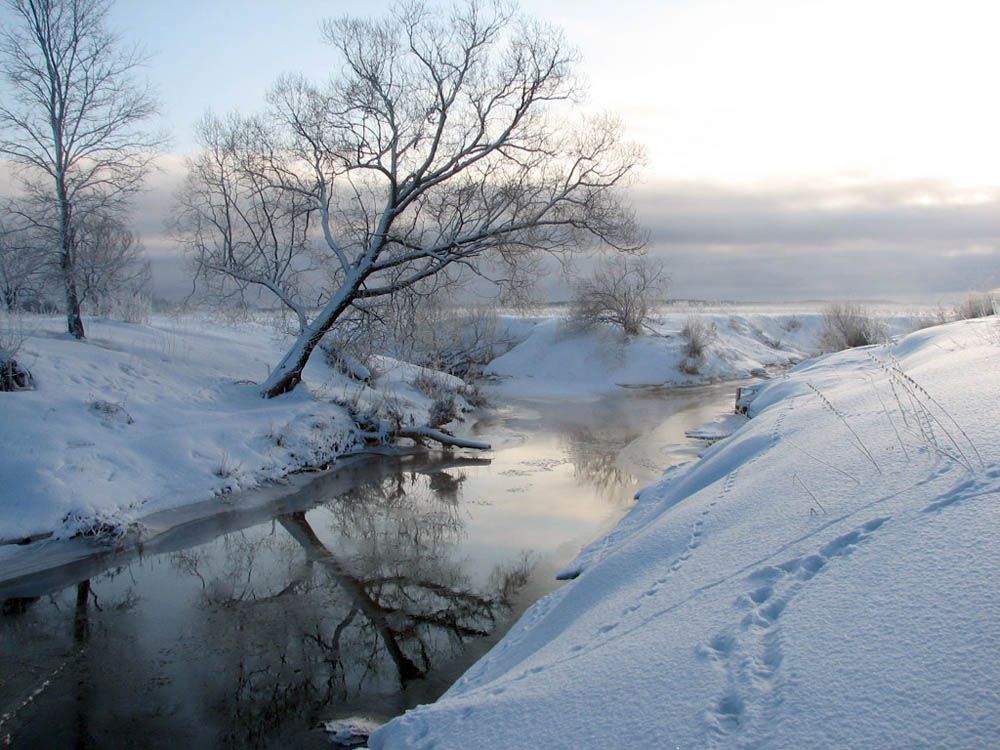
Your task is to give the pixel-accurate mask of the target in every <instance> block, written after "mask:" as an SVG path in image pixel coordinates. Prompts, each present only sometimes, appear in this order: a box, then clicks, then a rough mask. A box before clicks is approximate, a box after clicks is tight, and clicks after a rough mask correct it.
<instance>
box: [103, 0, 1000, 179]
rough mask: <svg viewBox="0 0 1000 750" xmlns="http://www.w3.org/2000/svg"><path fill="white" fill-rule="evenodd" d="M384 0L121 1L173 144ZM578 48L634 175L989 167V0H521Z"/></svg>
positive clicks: (992, 136)
mask: <svg viewBox="0 0 1000 750" xmlns="http://www.w3.org/2000/svg"><path fill="white" fill-rule="evenodd" d="M388 5H389V3H387V2H384V1H383V0H376V1H375V2H367V3H365V4H364V9H363V11H362V10H361V8H360V6H359V4H358V3H356V2H353V3H352V2H343V1H342V0H332V1H326V2H321V1H320V0H298V1H297V2H289V3H281V4H278V3H273V2H265V1H263V0H250V1H249V2H236V1H235V0H213V2H203V1H202V2H193V1H192V0H179V1H178V2H170V3H166V2H136V1H135V0H126V1H124V2H121V3H119V5H118V7H117V9H116V11H115V21H116V23H117V24H118V25H119V27H120V28H121V29H122V30H123V31H124V32H125V33H126V34H127V36H128V37H129V38H130V39H133V40H136V41H140V42H142V43H143V44H145V45H147V46H148V47H149V48H150V49H151V50H152V51H153V52H154V53H155V57H154V59H153V62H152V65H151V68H150V76H151V78H152V79H153V81H154V82H155V83H156V84H157V85H158V87H159V88H160V90H161V92H162V94H163V100H164V107H163V109H164V114H165V119H166V122H167V124H168V126H169V127H170V129H171V130H172V131H173V132H174V138H175V148H176V149H177V150H180V151H186V150H188V149H189V148H190V147H191V140H190V138H191V136H190V132H191V125H192V124H193V122H194V121H195V120H196V119H197V118H198V117H199V116H200V114H201V113H202V112H204V111H205V110H207V109H210V108H211V109H213V110H215V111H217V112H226V111H228V110H230V109H233V108H237V107H239V108H242V109H244V110H254V109H257V108H259V107H260V105H261V102H262V99H263V94H264V92H265V91H266V89H267V87H268V86H269V85H270V83H271V82H272V81H273V80H274V79H275V78H276V77H277V76H278V75H280V74H281V73H284V72H290V71H301V72H304V73H306V74H307V75H310V76H312V77H314V78H316V79H323V78H325V77H326V76H327V75H328V74H329V72H330V71H331V69H332V67H333V66H332V63H333V62H334V61H333V59H332V57H331V54H330V52H329V51H328V49H327V48H326V47H324V46H323V45H322V44H321V43H320V41H319V33H318V24H319V22H320V20H321V19H322V18H324V17H329V16H336V15H340V14H342V13H358V12H364V13H370V14H377V13H379V12H380V11H381V10H382V9H384V8H386V7H388ZM522 7H523V9H524V10H525V11H526V12H527V13H529V14H532V15H534V16H536V17H538V18H542V19H545V20H549V21H551V22H553V23H555V24H556V25H558V26H561V27H562V28H563V29H564V30H565V31H566V34H567V37H568V38H569V39H570V40H571V42H572V43H574V44H575V45H577V46H578V47H579V48H580V50H581V52H582V55H583V63H582V66H581V72H583V73H584V75H585V76H586V77H587V79H588V80H589V83H590V91H591V96H590V105H591V106H592V107H594V108H595V109H604V110H610V111H613V112H617V113H618V114H619V115H620V116H621V117H622V118H623V119H624V120H625V122H626V123H627V124H628V126H629V130H630V132H631V134H632V135H633V137H634V138H635V139H636V140H639V141H640V142H642V143H644V144H645V145H646V146H647V148H648V150H649V155H650V169H649V178H650V179H651V180H658V179H676V178H682V179H721V180H732V181H748V180H762V179H768V178H771V177H775V176H790V175H812V176H832V175H836V174H842V173H848V174H854V175H860V176H865V175H867V176H871V177H873V178H913V177H917V178H926V177H932V178H938V179H946V180H948V181H950V182H953V183H956V184H958V185H993V184H996V183H998V182H1000V165H998V164H997V158H995V157H994V156H993V153H995V151H996V148H995V145H996V141H997V133H998V132H1000V98H998V97H997V96H995V94H994V92H995V76H996V72H997V71H998V70H1000V45H998V44H996V41H995V36H996V29H997V28H1000V5H998V4H994V3H989V2H984V1H983V0H958V1H957V2H948V3H944V2H933V3H931V2H921V1H920V0H917V1H916V2H913V1H910V2H906V1H904V0H867V1H860V0H841V1H840V2H836V3H831V2H828V0H755V1H753V2H747V1H746V0H743V1H742V2H741V1H734V0H729V1H726V0H699V1H695V0H673V1H672V2H648V1H641V0H622V1H621V2H618V3H613V4H611V3H607V2H587V1H582V2H581V1H580V0H575V1H570V0H526V1H525V2H524V3H523V5H522Z"/></svg>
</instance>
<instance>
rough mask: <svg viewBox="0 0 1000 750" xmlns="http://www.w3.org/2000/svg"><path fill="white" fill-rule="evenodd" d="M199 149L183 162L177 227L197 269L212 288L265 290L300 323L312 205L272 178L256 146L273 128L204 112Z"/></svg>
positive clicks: (239, 292)
mask: <svg viewBox="0 0 1000 750" xmlns="http://www.w3.org/2000/svg"><path fill="white" fill-rule="evenodd" d="M198 137H199V140H200V142H201V145H202V148H203V150H202V153H201V154H200V155H199V156H198V157H197V158H196V159H193V160H191V161H190V162H189V163H188V176H187V180H186V182H185V185H184V188H183V190H182V191H181V194H180V216H179V218H178V221H177V224H176V230H177V234H178V235H179V236H180V238H181V240H182V241H183V242H184V243H185V244H186V245H187V246H188V248H189V249H190V251H191V255H192V259H193V261H194V265H195V270H196V273H197V275H198V276H199V277H200V278H202V279H204V280H205V281H206V282H207V283H208V284H209V288H210V290H211V291H212V292H213V294H215V295H217V296H222V297H231V296H234V295H236V296H238V297H239V298H240V300H241V301H245V295H246V293H247V292H248V291H249V290H255V291H262V290H266V292H270V293H271V294H273V295H274V296H275V297H276V298H277V299H278V300H279V301H280V302H281V303H282V304H283V305H285V307H287V308H288V309H289V310H291V311H292V312H293V313H294V314H295V317H296V319H297V320H298V324H299V332H301V331H302V330H303V329H304V328H305V326H306V322H307V321H306V304H305V302H304V297H303V290H302V285H301V279H302V276H303V275H304V274H305V273H307V272H309V271H311V270H313V268H312V264H311V259H310V253H309V224H310V218H311V215H312V212H313V210H314V204H313V202H312V201H309V200H307V199H306V198H305V197H304V196H301V195H300V194H298V193H295V192H291V191H286V190H282V189H281V188H280V187H278V186H275V185H273V184H272V183H271V182H270V180H269V179H268V177H267V176H266V173H265V170H264V169H263V166H264V162H263V157H262V155H261V154H262V153H266V152H268V151H269V150H270V144H269V139H270V138H271V137H272V133H270V131H269V130H268V128H267V126H266V125H265V124H264V123H263V122H262V121H260V120H255V119H249V118H242V117H237V116H231V117H229V118H227V119H226V120H220V119H219V118H217V117H214V116H212V115H208V116H206V117H205V118H204V119H203V120H202V122H201V124H200V125H199V127H198Z"/></svg>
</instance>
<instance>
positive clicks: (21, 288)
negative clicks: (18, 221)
mask: <svg viewBox="0 0 1000 750" xmlns="http://www.w3.org/2000/svg"><path fill="white" fill-rule="evenodd" d="M46 261H47V258H46V254H45V251H44V248H43V246H42V243H41V238H40V237H39V235H38V233H37V232H33V231H31V230H30V229H28V228H25V227H22V226H8V225H7V224H6V223H5V222H3V221H0V307H2V308H4V309H6V310H7V311H8V312H15V311H17V310H20V309H23V308H24V307H25V306H26V305H29V304H33V303H34V304H37V303H39V302H40V300H41V297H42V289H43V287H44V285H45V270H46Z"/></svg>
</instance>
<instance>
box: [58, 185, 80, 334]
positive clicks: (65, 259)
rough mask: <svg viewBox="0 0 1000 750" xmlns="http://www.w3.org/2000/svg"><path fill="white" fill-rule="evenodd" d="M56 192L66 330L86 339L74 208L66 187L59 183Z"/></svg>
mask: <svg viewBox="0 0 1000 750" xmlns="http://www.w3.org/2000/svg"><path fill="white" fill-rule="evenodd" d="M56 190H58V191H59V193H60V196H61V198H60V201H59V203H60V208H59V237H60V241H61V244H62V247H60V248H59V270H60V271H61V272H62V277H63V285H64V291H65V293H66V328H67V330H68V331H69V333H70V335H71V336H73V338H76V339H82V338H84V337H85V335H86V334H85V333H84V330H83V318H82V317H81V316H80V296H79V295H78V294H77V291H76V278H75V276H76V268H75V263H74V261H75V260H76V233H75V232H74V231H73V227H72V224H71V221H72V208H71V207H70V204H69V201H68V200H67V199H66V198H65V197H64V194H65V187H64V186H63V185H62V184H61V183H59V182H57V184H56Z"/></svg>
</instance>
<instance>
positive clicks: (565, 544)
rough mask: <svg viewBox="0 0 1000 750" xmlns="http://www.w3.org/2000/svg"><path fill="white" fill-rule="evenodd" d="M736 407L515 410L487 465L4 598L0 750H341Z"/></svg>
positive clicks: (493, 418)
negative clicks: (329, 728)
mask: <svg viewBox="0 0 1000 750" xmlns="http://www.w3.org/2000/svg"><path fill="white" fill-rule="evenodd" d="M733 391H734V389H733V387H732V386H728V387H721V386H720V387H707V388H697V389H686V390H682V391H673V392H669V391H662V392H648V391H636V392H626V393H622V394H620V395H617V396H614V397H607V398H604V399H601V400H598V401H593V402H556V403H545V402H523V403H511V404H508V405H507V406H505V407H503V408H502V409H501V410H499V411H497V412H496V413H494V414H492V415H490V416H489V417H487V418H484V419H481V420H479V421H478V422H477V423H476V424H475V425H472V427H471V432H472V433H474V434H477V435H482V436H486V437H489V438H490V439H491V440H493V441H494V442H495V444H496V445H497V446H498V448H497V449H496V450H495V452H494V453H493V454H491V457H490V458H489V459H482V458H475V457H449V456H447V455H435V454H431V455H422V456H410V457H404V458H398V457H396V458H393V457H372V458H366V459H364V460H363V461H359V462H354V463H353V464H351V465H348V466H345V467H344V468H343V469H342V470H340V471H338V472H333V473H331V474H328V475H324V476H322V477H320V478H318V479H316V480H315V481H313V482H312V483H310V484H309V485H308V486H306V487H305V488H304V489H302V490H301V491H298V492H296V493H294V494H293V495H291V496H290V497H285V498H282V499H281V500H280V501H279V502H275V503H273V504H272V505H271V506H269V507H268V508H266V509H264V510H258V511H256V512H253V513H247V514H244V515H239V514H235V515H231V516H229V517H226V518H224V519H220V518H215V519H207V520H201V521H199V522H195V523H188V524H185V525H184V526H182V527H179V528H177V529H176V530H174V531H173V532H171V533H169V534H165V535H162V536H161V537H160V538H158V539H157V540H156V541H155V543H151V544H149V545H147V547H146V548H145V549H142V550H137V549H132V550H126V551H119V552H115V553H108V552H103V553H95V554H94V555H92V556H90V557H88V558H86V559H83V560H79V561H75V562H72V563H70V564H65V565H62V566H60V567H58V568H55V569H52V570H49V571H45V572H41V573H36V574H32V575H30V576H27V577H23V576H22V577H21V578H20V580H18V581H9V580H8V581H7V582H6V583H4V582H0V599H2V600H4V613H3V616H2V617H0V717H2V715H3V714H7V716H6V717H3V718H2V725H0V746H2V745H3V741H4V738H5V736H8V735H9V738H10V742H11V745H12V746H14V747H41V746H50V747H81V748H83V747H109V746H115V747H128V746H136V747H139V746H141V747H146V748H150V747H164V748H175V747H178V746H188V747H253V746H272V745H275V746H294V747H329V742H328V740H327V738H326V735H325V734H324V732H323V731H322V729H321V724H322V722H323V721H324V720H331V719H337V718H343V717H348V716H354V715H364V716H368V717H371V718H374V719H377V720H384V719H387V718H390V717H392V716H395V715H398V714H400V713H402V712H403V711H405V710H406V709H407V708H409V707H412V706H415V705H417V704H420V703H427V702H430V701H433V700H435V699H436V698H437V697H438V696H439V695H440V694H441V693H443V692H444V691H445V690H446V689H447V688H448V686H449V685H451V684H452V682H454V680H455V679H457V677H458V676H459V675H460V674H461V673H462V672H463V671H464V670H465V669H467V668H468V666H469V665H471V664H472V663H473V662H474V661H475V660H476V659H477V658H478V657H479V656H481V655H482V654H483V653H485V652H486V651H487V650H488V649H489V648H490V646H491V645H492V644H494V643H495V642H496V641H497V640H498V639H499V638H500V637H501V636H502V635H503V633H504V632H506V630H507V629H508V628H509V627H510V625H511V624H512V623H513V622H514V620H516V618H517V616H518V615H519V614H520V613H521V612H523V611H524V609H525V608H526V607H527V606H528V605H530V604H531V603H532V602H533V601H535V600H537V599H538V598H539V597H540V596H542V595H544V594H545V593H547V592H548V591H551V590H552V589H554V588H555V587H556V586H557V585H559V584H558V583H557V582H556V581H555V579H554V577H555V573H556V572H557V571H558V570H559V569H560V568H561V567H563V566H564V565H566V564H567V563H568V562H569V561H570V560H572V558H573V557H574V556H575V555H576V553H577V552H578V551H579V549H580V547H581V546H582V545H584V544H586V543H587V542H589V541H591V540H592V539H594V538H595V537H597V536H599V535H600V534H602V533H604V532H605V531H607V530H608V529H610V528H611V527H612V526H613V525H614V524H615V523H616V522H617V520H618V519H619V518H620V517H621V516H622V515H623V514H624V513H625V512H626V511H627V510H628V507H629V506H630V503H631V501H632V496H633V494H634V493H635V491H636V489H638V488H639V487H640V486H642V485H644V484H647V483H649V482H651V481H653V480H655V479H656V478H658V477H659V475H660V473H661V472H662V470H663V468H665V467H666V466H669V465H672V464H676V463H680V462H682V461H687V460H690V459H692V458H694V457H695V456H696V454H697V451H698V450H699V449H700V448H701V447H702V446H700V445H698V444H696V443H695V442H694V441H691V440H688V439H686V438H685V437H684V431H685V430H686V429H690V428H692V427H695V426H698V425H700V424H702V423H704V422H706V421H709V420H711V419H712V418H713V417H715V416H716V415H718V414H720V413H723V412H725V411H728V410H730V409H731V407H732V401H733ZM3 577H4V576H3V571H2V570H0V579H2V578H3Z"/></svg>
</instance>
